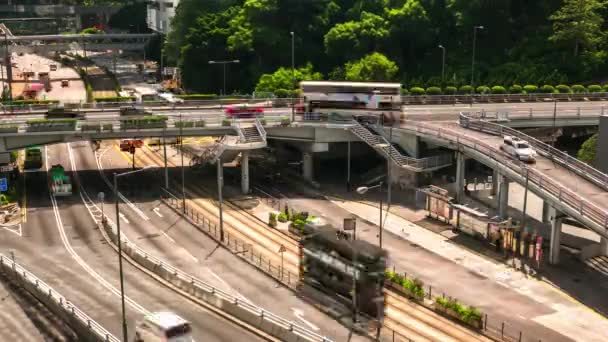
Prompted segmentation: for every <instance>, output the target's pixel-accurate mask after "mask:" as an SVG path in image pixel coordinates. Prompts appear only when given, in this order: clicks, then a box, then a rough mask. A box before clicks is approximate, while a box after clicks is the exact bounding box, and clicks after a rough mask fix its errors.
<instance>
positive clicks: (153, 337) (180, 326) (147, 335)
mask: <svg viewBox="0 0 608 342" xmlns="http://www.w3.org/2000/svg"><path fill="white" fill-rule="evenodd" d="M133 341H134V342H151V341H152V342H157V341H158V342H192V341H194V340H193V339H192V327H191V325H190V322H188V321H186V320H185V319H183V318H181V317H180V316H178V315H176V314H175V313H173V312H166V311H163V312H152V313H149V314H147V315H146V316H144V319H143V320H142V321H141V322H138V323H137V325H136V327H135V338H134V339H133Z"/></svg>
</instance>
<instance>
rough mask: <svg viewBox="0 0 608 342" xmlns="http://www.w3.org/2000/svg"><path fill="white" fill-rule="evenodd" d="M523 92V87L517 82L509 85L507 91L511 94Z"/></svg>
mask: <svg viewBox="0 0 608 342" xmlns="http://www.w3.org/2000/svg"><path fill="white" fill-rule="evenodd" d="M523 92H524V88H523V87H522V86H520V85H519V84H514V85H512V86H510V87H509V93H511V94H521V93H523Z"/></svg>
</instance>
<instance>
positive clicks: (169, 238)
mask: <svg viewBox="0 0 608 342" xmlns="http://www.w3.org/2000/svg"><path fill="white" fill-rule="evenodd" d="M161 233H162V234H163V235H164V236H165V237H166V238H167V239H168V240H169V241H171V242H173V243H175V240H173V238H172V237H170V236H169V235H168V234H167V233H165V232H164V231H161Z"/></svg>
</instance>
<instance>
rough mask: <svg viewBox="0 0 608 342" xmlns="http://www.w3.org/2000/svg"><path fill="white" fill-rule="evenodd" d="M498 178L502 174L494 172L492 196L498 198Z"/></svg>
mask: <svg viewBox="0 0 608 342" xmlns="http://www.w3.org/2000/svg"><path fill="white" fill-rule="evenodd" d="M498 177H500V174H499V173H498V171H496V170H494V171H493V172H492V190H491V191H490V195H492V196H496V195H497V194H498Z"/></svg>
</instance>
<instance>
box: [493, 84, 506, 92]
mask: <svg viewBox="0 0 608 342" xmlns="http://www.w3.org/2000/svg"><path fill="white" fill-rule="evenodd" d="M506 93H507V89H505V87H503V86H493V87H492V94H506Z"/></svg>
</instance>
